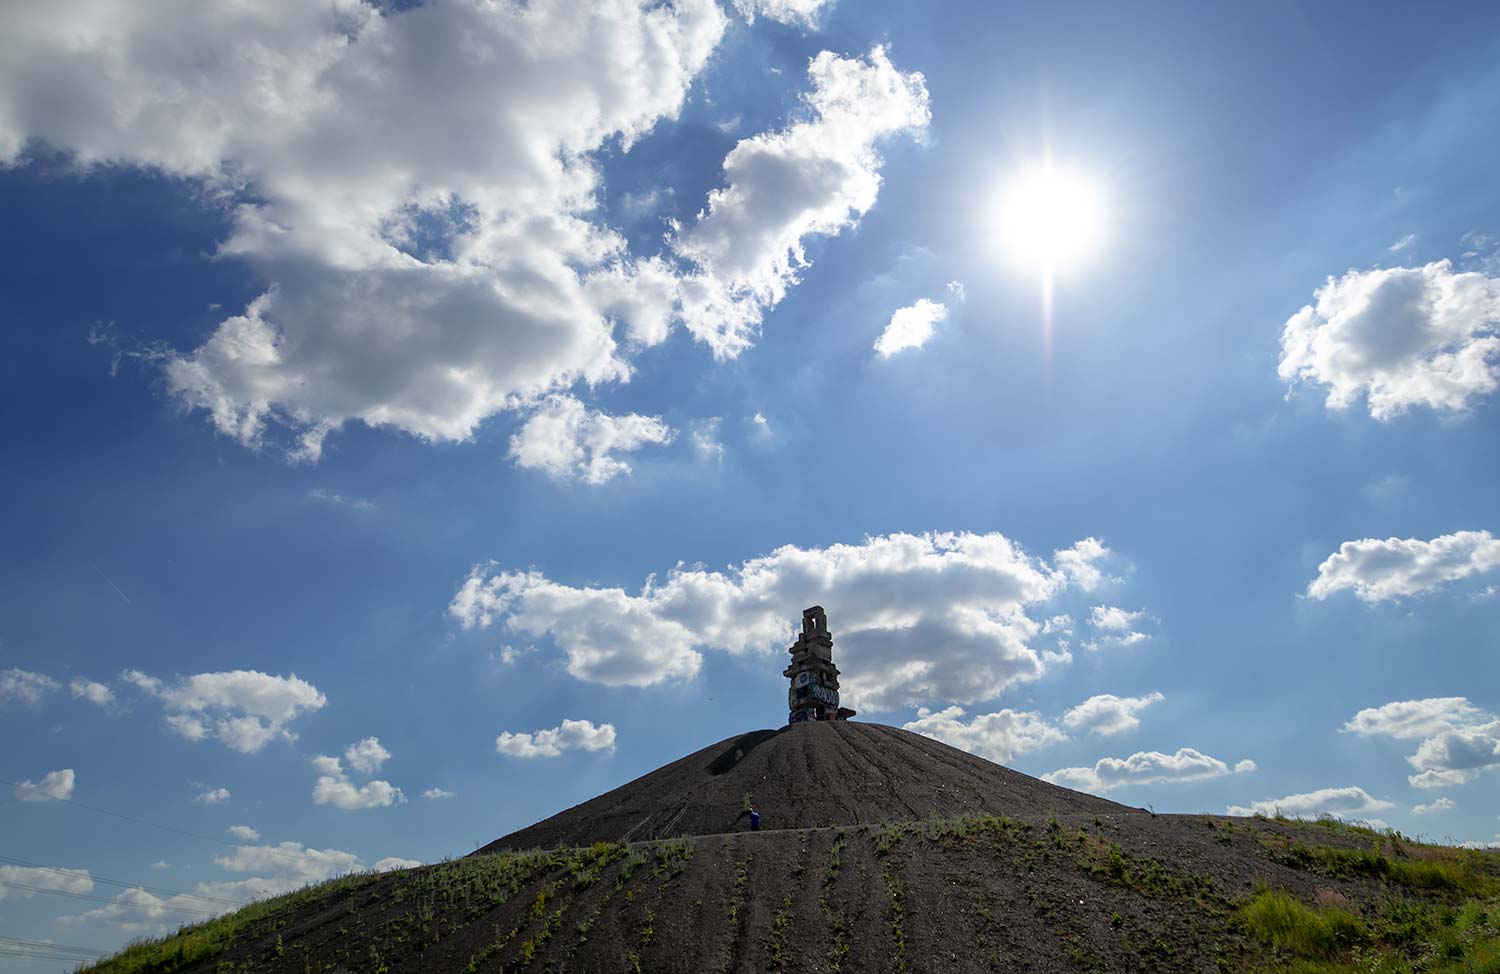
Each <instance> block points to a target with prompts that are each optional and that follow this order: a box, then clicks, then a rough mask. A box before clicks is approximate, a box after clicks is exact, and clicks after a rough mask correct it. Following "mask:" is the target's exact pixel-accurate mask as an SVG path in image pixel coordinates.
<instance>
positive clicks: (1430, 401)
mask: <svg viewBox="0 0 1500 974" xmlns="http://www.w3.org/2000/svg"><path fill="white" fill-rule="evenodd" d="M1313 296H1314V299H1315V301H1314V303H1313V304H1310V305H1307V306H1306V307H1304V308H1303V309H1302V310H1301V311H1299V312H1297V313H1296V314H1295V315H1293V316H1292V317H1291V318H1289V319H1288V320H1287V323H1286V328H1285V329H1284V330H1283V332H1282V335H1281V364H1280V366H1279V369H1278V372H1279V374H1280V376H1281V378H1282V379H1283V380H1285V381H1286V382H1287V383H1288V384H1290V385H1295V384H1296V383H1301V382H1305V383H1309V384H1314V385H1321V386H1327V388H1328V395H1327V400H1326V402H1327V406H1328V408H1330V409H1347V408H1348V407H1350V406H1351V405H1353V404H1355V403H1356V402H1358V401H1359V400H1360V399H1361V398H1363V399H1364V400H1365V402H1366V403H1367V405H1368V407H1369V410H1370V415H1371V416H1372V417H1374V418H1375V419H1378V420H1389V419H1392V418H1393V417H1395V416H1399V415H1401V414H1402V413H1404V412H1406V411H1407V410H1408V409H1411V408H1412V407H1413V406H1425V407H1428V408H1430V409H1438V410H1448V411H1457V410H1463V409H1467V408H1468V407H1469V406H1471V405H1472V404H1473V403H1474V401H1475V400H1476V399H1478V398H1480V397H1482V396H1486V395H1489V394H1491V393H1493V392H1494V391H1495V389H1496V388H1497V387H1500V335H1497V334H1496V331H1497V326H1500V280H1496V279H1495V278H1491V277H1486V276H1485V275H1484V274H1482V273H1479V272H1472V271H1471V272H1466V273H1455V272H1454V271H1453V267H1452V265H1451V264H1450V263H1449V262H1448V261H1446V260H1441V261H1435V262H1434V263H1431V264H1428V265H1426V266H1424V267H1396V268H1390V269H1376V270H1369V271H1354V270H1351V271H1349V272H1348V273H1347V274H1345V275H1344V276H1343V277H1341V278H1339V279H1337V280H1334V279H1333V278H1331V277H1330V278H1329V279H1328V281H1327V283H1326V284H1324V285H1323V286H1322V287H1320V288H1318V289H1317V290H1316V291H1315V292H1313Z"/></svg>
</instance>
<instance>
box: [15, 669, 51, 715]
mask: <svg viewBox="0 0 1500 974" xmlns="http://www.w3.org/2000/svg"><path fill="white" fill-rule="evenodd" d="M58 686H59V685H58V682H57V681H56V680H54V679H52V677H50V676H45V675H43V674H41V673H32V672H31V671H29V670H18V669H10V670H0V703H3V702H5V701H7V700H17V701H20V702H21V703H23V704H25V705H26V706H28V707H40V706H41V705H42V699H43V698H44V697H46V695H47V694H49V693H52V692H54V691H56V690H57V689H58Z"/></svg>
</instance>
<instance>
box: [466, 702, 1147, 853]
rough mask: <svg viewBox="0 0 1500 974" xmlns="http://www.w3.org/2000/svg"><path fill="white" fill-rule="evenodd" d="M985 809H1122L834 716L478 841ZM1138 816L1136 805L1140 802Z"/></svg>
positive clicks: (701, 831) (652, 834) (743, 739)
mask: <svg viewBox="0 0 1500 974" xmlns="http://www.w3.org/2000/svg"><path fill="white" fill-rule="evenodd" d="M747 798H748V802H749V804H752V805H753V806H754V807H755V810H756V811H757V812H759V813H760V817H761V827H762V828H763V829H803V828H823V827H826V826H831V825H867V824H881V823H884V822H896V821H910V820H912V819H925V818H928V817H930V816H932V815H937V816H939V817H941V818H951V817H953V816H955V815H974V814H993V815H1010V816H1021V817H1026V818H1036V817H1046V816H1048V815H1057V816H1059V817H1071V816H1076V815H1085V816H1087V815H1096V814H1125V813H1128V812H1132V811H1139V810H1136V809H1127V808H1125V807H1124V806H1121V805H1116V804H1115V803H1114V802H1110V801H1105V800H1104V799H1102V798H1095V797H1093V796H1092V795H1085V794H1082V793H1081V792H1076V791H1070V790H1069V789H1067V788H1059V787H1057V786H1056V785H1049V784H1047V783H1046V782H1045V781H1038V780H1037V779H1036V778H1032V777H1030V776H1029V775H1024V774H1020V773H1019V772H1016V771H1012V770H1010V769H1009V768H1005V767H1001V766H1000V765H998V764H994V763H992V762H989V761H986V760H984V759H983V758H977V757H975V756H974V755H972V754H969V753H967V752H965V751H960V750H958V749H957V748H953V747H949V746H948V745H946V744H941V743H939V742H937V741H934V740H932V739H931V738H928V737H922V736H921V735H919V734H913V733H911V732H909V731H903V730H898V729H896V728H894V727H886V726H883V725H881V724H865V723H856V722H852V721H840V722H835V723H821V724H812V723H808V724H796V725H793V726H789V727H783V728H782V729H781V730H779V731H771V730H760V731H752V732H751V733H749V734H744V735H742V736H740V737H733V738H730V739H728V740H725V741H720V742H719V743H717V744H714V745H711V746H709V747H706V748H704V749H703V750H701V751H698V752H697V753H695V754H689V755H688V756H687V757H685V758H682V759H681V760H679V761H674V762H673V763H672V764H669V765H667V766H665V767H662V768H658V769H657V770H655V771H653V772H651V773H650V774H647V775H644V776H642V777H640V778H637V779H636V780H634V781H632V782H630V783H629V784H625V785H622V786H620V787H619V788H616V789H615V790H614V791H610V792H606V793H605V794H603V795H600V796H599V797H598V798H594V799H591V800H589V801H586V802H584V803H583V804H581V805H576V806H574V807H573V808H570V809H568V810H567V811H565V812H560V813H558V814H557V815H554V816H552V817H551V818H549V819H545V820H543V821H541V822H538V823H537V824H535V825H532V826H530V827H528V828H524V829H521V830H520V831H519V832H512V833H511V834H510V835H506V836H502V837H501V838H499V839H496V840H495V841H494V842H492V843H490V844H489V845H487V846H485V847H484V848H483V849H482V850H480V851H481V852H496V851H499V850H501V849H537V848H551V847H553V846H558V845H589V844H590V843H593V842H599V841H604V842H622V841H624V842H631V841H641V840H645V839H663V838H668V837H671V836H678V835H718V834H720V833H724V832H738V831H744V830H745V829H747V828H748V823H749V818H748V816H747V815H746V813H745V805H746V803H747V801H746V800H747ZM1139 814H1141V815H1147V813H1146V812H1144V811H1139Z"/></svg>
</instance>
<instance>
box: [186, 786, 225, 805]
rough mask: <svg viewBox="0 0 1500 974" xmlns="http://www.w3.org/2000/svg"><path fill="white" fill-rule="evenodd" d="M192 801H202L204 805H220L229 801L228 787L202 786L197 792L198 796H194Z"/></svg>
mask: <svg viewBox="0 0 1500 974" xmlns="http://www.w3.org/2000/svg"><path fill="white" fill-rule="evenodd" d="M193 801H195V802H202V803H203V804H205V805H222V804H224V803H225V802H227V801H229V789H228V788H204V789H203V790H202V791H200V792H198V797H196V798H194V799H193Z"/></svg>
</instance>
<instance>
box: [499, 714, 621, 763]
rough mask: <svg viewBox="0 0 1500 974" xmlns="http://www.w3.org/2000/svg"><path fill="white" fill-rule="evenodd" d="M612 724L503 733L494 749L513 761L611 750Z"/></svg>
mask: <svg viewBox="0 0 1500 974" xmlns="http://www.w3.org/2000/svg"><path fill="white" fill-rule="evenodd" d="M614 749H615V725H614V724H600V725H598V726H597V727H596V726H594V724H593V723H591V722H590V721H587V720H564V721H563V722H562V723H561V724H560V725H558V726H557V727H553V728H551V729H550V730H539V731H533V732H531V733H529V734H527V733H519V734H513V733H511V732H510V731H502V732H501V733H500V736H499V737H497V738H495V750H497V751H499V752H500V753H501V754H507V755H509V756H511V757H513V758H555V757H557V756H558V755H560V754H562V752H564V751H577V750H584V751H613V750H614Z"/></svg>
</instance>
